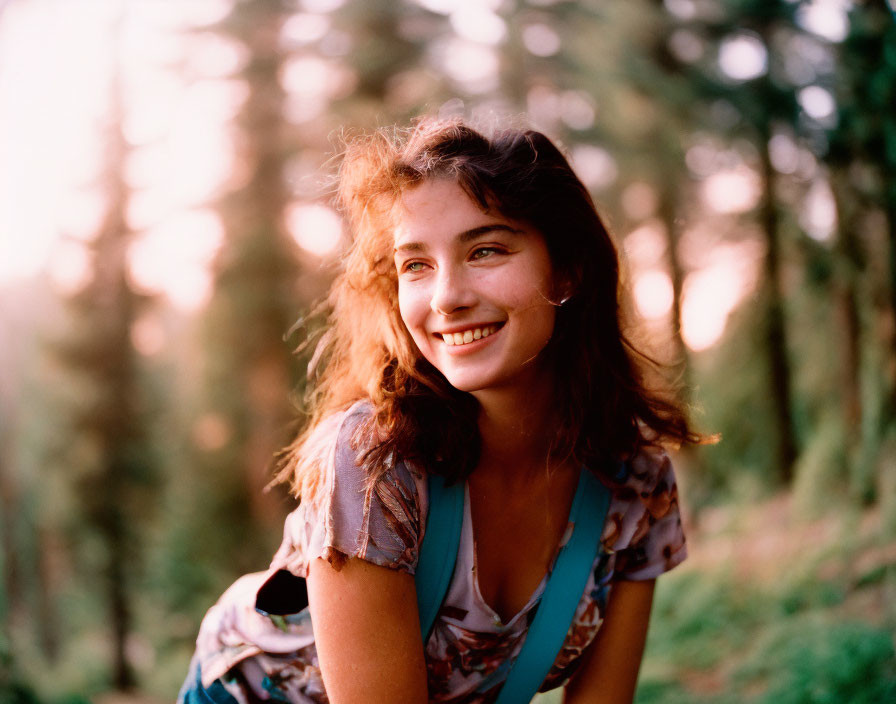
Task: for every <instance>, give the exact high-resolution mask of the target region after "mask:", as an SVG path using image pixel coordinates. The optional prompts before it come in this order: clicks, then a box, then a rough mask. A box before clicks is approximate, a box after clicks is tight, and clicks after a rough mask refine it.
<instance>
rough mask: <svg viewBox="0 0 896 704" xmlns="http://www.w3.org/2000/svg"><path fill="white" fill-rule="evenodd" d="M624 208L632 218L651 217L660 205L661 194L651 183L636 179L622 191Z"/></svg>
mask: <svg viewBox="0 0 896 704" xmlns="http://www.w3.org/2000/svg"><path fill="white" fill-rule="evenodd" d="M621 201H622V209H623V210H625V214H626V215H628V216H629V217H630V218H631V219H632V220H643V219H644V218H649V217H650V216H651V215H653V214H654V213H655V212H656V209H657V207H659V196H658V195H657V192H656V190H655V189H654V188H653V186H651V185H650V184H649V183H645V182H644V181H635V182H634V183H631V184H629V185H628V186H626V187H625V190H624V191H623V192H622V199H621Z"/></svg>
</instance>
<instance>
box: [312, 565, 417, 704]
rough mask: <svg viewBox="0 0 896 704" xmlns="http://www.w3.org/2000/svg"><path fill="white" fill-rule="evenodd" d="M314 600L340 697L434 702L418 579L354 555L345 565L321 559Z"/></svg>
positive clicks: (333, 697)
mask: <svg viewBox="0 0 896 704" xmlns="http://www.w3.org/2000/svg"><path fill="white" fill-rule="evenodd" d="M308 602H309V606H310V610H311V623H312V626H313V629H314V640H315V643H316V645H317V654H318V658H319V660H320V669H321V674H322V675H323V679H324V686H325V687H326V690H327V697H328V698H329V700H330V702H331V703H332V704H380V703H382V704H393V703H394V702H402V703H403V704H404V703H406V704H426V701H427V690H426V666H425V663H424V659H423V644H422V640H421V637H420V620H419V616H418V614H417V594H416V590H415V587H414V578H413V577H412V576H411V575H409V574H407V573H406V572H400V571H398V570H391V569H388V568H386V567H379V566H377V565H374V564H371V563H369V562H365V561H364V560H361V559H357V558H352V559H350V560H348V561H347V562H346V563H345V565H344V566H343V567H342V569H341V570H339V571H337V570H335V569H333V567H332V566H331V565H330V564H329V563H328V562H327V561H326V560H324V559H321V558H317V559H315V560H314V561H313V562H312V563H311V564H310V565H309V569H308Z"/></svg>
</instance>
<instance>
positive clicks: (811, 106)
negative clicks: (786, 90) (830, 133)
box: [797, 86, 837, 122]
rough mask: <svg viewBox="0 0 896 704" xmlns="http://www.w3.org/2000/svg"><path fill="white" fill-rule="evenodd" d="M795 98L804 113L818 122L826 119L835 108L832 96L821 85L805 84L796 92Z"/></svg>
mask: <svg viewBox="0 0 896 704" xmlns="http://www.w3.org/2000/svg"><path fill="white" fill-rule="evenodd" d="M797 100H799V103H800V107H802V108H803V110H805V111H806V114H807V115H808V116H809V117H811V118H812V119H813V120H818V121H819V122H826V121H828V120H829V119H830V118H831V117H833V116H834V112H835V111H836V109H837V103H836V102H834V96H833V95H831V93H830V91H828V90H826V89H825V88H822V87H821V86H806V87H805V88H803V89H802V90H801V91H800V92H799V93H798V95H797Z"/></svg>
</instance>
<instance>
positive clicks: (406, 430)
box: [278, 118, 701, 495]
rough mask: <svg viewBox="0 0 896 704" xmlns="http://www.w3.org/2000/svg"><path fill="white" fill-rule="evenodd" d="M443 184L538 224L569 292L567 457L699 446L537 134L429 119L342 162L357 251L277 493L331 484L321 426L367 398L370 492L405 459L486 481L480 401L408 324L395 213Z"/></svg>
mask: <svg viewBox="0 0 896 704" xmlns="http://www.w3.org/2000/svg"><path fill="white" fill-rule="evenodd" d="M432 178H447V179H452V180H455V181H456V182H457V183H458V184H459V185H460V186H461V187H462V188H463V189H464V191H465V192H466V193H467V194H468V195H469V196H470V198H471V199H473V201H474V202H476V203H477V204H478V205H479V206H480V207H481V208H482V210H483V211H488V210H490V209H496V210H498V211H500V213H501V214H502V215H503V216H505V217H506V218H508V219H512V220H516V221H522V222H526V223H528V224H530V225H532V226H533V227H534V228H535V229H536V230H538V231H539V232H540V233H541V234H542V236H543V237H544V239H545V241H546V243H547V247H548V251H549V254H550V257H551V262H552V265H553V268H554V272H555V275H557V276H558V280H562V281H564V282H565V283H568V285H569V291H568V293H569V297H568V300H566V301H565V303H564V304H563V305H562V306H559V307H558V308H557V317H556V323H555V330H554V334H553V336H552V339H551V341H550V342H549V344H548V346H547V348H546V349H545V354H546V356H547V357H546V358H547V361H548V362H549V364H552V365H553V368H554V370H555V372H556V373H555V377H556V380H557V385H556V398H555V400H556V408H557V411H558V414H559V417H560V418H561V422H560V424H559V427H558V428H557V439H556V442H555V445H554V447H555V451H556V452H557V453H562V454H566V455H573V456H575V457H576V459H578V460H579V461H581V462H583V463H585V464H586V465H587V466H589V467H591V468H592V469H594V470H595V471H599V472H600V471H604V470H605V468H606V467H607V466H608V465H607V462H608V461H611V460H619V459H623V458H625V457H627V456H630V455H631V454H633V453H634V452H636V451H637V450H638V448H639V447H641V446H642V445H645V444H652V445H657V444H661V443H663V444H668V443H673V444H681V443H686V442H687V443H696V442H700V441H701V437H700V436H699V435H698V434H697V433H695V432H694V431H693V430H692V429H691V427H690V425H689V423H688V420H687V416H686V413H685V410H684V408H683V406H682V405H681V404H680V403H679V402H678V401H676V400H675V397H674V395H673V394H672V393H670V392H669V391H661V390H659V389H657V388H655V385H654V384H648V383H647V381H646V380H645V374H646V373H647V371H648V370H649V369H650V367H651V365H652V363H651V361H650V360H649V359H648V358H647V357H645V356H644V355H642V354H641V353H639V352H638V351H637V350H636V349H635V347H634V346H633V345H632V344H631V343H630V342H629V341H628V339H627V338H626V336H625V335H624V334H623V329H622V308H621V302H620V290H619V260H618V256H617V252H616V248H615V246H614V244H613V241H612V240H611V238H610V236H609V233H608V232H607V229H606V227H605V226H604V223H603V222H602V220H601V218H600V216H599V215H598V213H597V211H596V209H595V207H594V203H593V201H592V199H591V196H590V195H589V193H588V191H587V189H586V188H585V186H584V185H583V184H582V182H581V181H580V180H579V179H578V177H577V176H576V175H575V173H574V172H573V170H572V168H571V167H570V165H569V163H568V161H567V160H566V158H565V157H564V156H563V154H562V153H561V152H560V151H559V150H558V149H557V147H556V146H555V145H554V144H553V143H552V142H551V141H550V140H549V139H548V138H547V137H545V136H544V135H543V134H541V133H540V132H536V131H532V130H516V129H505V130H502V131H498V132H496V133H495V134H494V135H492V136H491V137H487V136H485V135H484V134H481V133H480V132H478V131H476V130H474V129H473V128H471V127H470V126H468V125H466V124H464V123H463V122H462V121H460V120H450V121H444V120H434V119H428V118H423V119H420V120H419V121H417V122H416V123H415V124H414V125H413V126H412V127H411V128H410V129H408V130H399V129H391V130H380V131H377V132H375V133H374V134H372V135H367V136H364V137H361V138H358V139H355V140H353V141H351V142H349V144H348V146H347V148H346V150H345V153H344V156H343V159H342V162H341V167H340V170H339V188H338V196H337V198H338V203H339V206H340V207H341V209H342V211H343V212H344V214H345V215H346V216H347V219H348V222H349V225H350V227H351V232H352V234H353V242H352V245H351V247H350V249H349V251H348V254H347V256H346V261H345V268H344V271H343V273H342V274H341V275H340V276H339V278H338V279H337V280H336V282H335V283H334V284H333V287H332V289H331V293H330V297H329V307H330V311H331V312H330V315H329V321H328V322H329V324H328V330H327V332H326V333H325V335H324V337H323V338H322V339H321V341H320V342H319V343H318V346H317V349H316V352H315V360H314V365H313V366H314V367H315V370H316V373H315V378H314V379H312V380H311V381H312V384H311V388H312V391H311V393H310V394H309V397H308V403H309V407H310V412H311V418H310V422H309V425H308V427H307V429H306V430H305V431H304V432H303V433H302V434H301V435H300V436H299V437H298V438H297V439H296V440H295V441H294V442H293V443H292V444H291V445H290V446H289V447H287V448H286V449H285V450H284V451H283V453H282V454H281V465H280V472H279V475H278V478H279V479H280V480H283V481H289V482H291V484H292V487H293V489H294V491H295V492H296V493H297V494H305V495H307V494H308V493H309V492H313V490H314V488H315V486H316V484H317V482H318V479H319V476H320V470H321V467H320V462H321V455H320V453H319V452H318V451H317V450H316V449H315V438H316V437H317V434H316V432H315V430H316V428H317V427H318V425H319V424H320V423H321V422H322V421H323V420H324V419H325V418H327V417H331V416H332V415H333V414H334V413H336V412H337V411H339V410H342V409H345V408H347V407H348V406H350V405H351V404H352V403H353V402H355V401H358V400H360V399H367V400H369V403H370V405H371V407H372V413H371V416H370V419H369V421H368V422H367V423H366V424H365V425H364V436H365V438H366V439H367V442H366V443H365V444H364V447H363V451H364V459H363V462H364V465H365V467H366V469H367V471H368V475H369V478H370V481H371V482H373V481H375V480H376V478H377V477H378V476H380V475H381V474H382V472H383V471H385V468H386V467H387V466H388V465H389V463H391V462H393V461H394V460H395V458H404V459H408V460H412V461H414V462H415V463H417V464H418V465H419V466H421V467H423V468H425V470H426V471H427V472H431V473H435V474H440V475H443V476H446V477H449V478H452V479H460V478H463V477H465V476H467V475H468V474H469V473H470V472H471V471H472V470H473V469H474V468H475V466H476V463H477V461H478V458H479V452H480V446H479V442H478V438H479V433H478V427H477V408H478V405H477V401H476V400H475V399H474V398H473V397H472V396H471V395H469V394H467V393H464V392H461V391H458V390H457V389H455V388H454V387H452V386H451V385H450V384H449V383H448V382H447V380H446V379H445V378H444V377H443V376H442V374H441V373H440V372H439V371H438V370H436V369H435V368H434V367H433V366H432V365H431V364H429V363H428V362H427V361H426V360H425V359H424V358H423V357H422V355H421V354H420V353H419V352H418V350H417V348H416V346H415V345H414V343H413V341H412V340H411V337H410V335H409V333H408V332H407V330H406V329H405V326H404V323H403V322H402V320H401V317H400V315H399V312H398V300H397V291H398V283H397V276H396V271H395V265H394V262H393V253H392V249H393V231H394V224H395V220H394V211H395V205H396V203H397V202H398V201H399V199H400V198H401V195H402V193H404V192H405V191H406V190H407V189H410V188H413V187H414V186H415V185H417V184H419V183H421V182H422V181H424V180H426V179H432Z"/></svg>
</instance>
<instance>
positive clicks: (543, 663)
mask: <svg viewBox="0 0 896 704" xmlns="http://www.w3.org/2000/svg"><path fill="white" fill-rule="evenodd" d="M609 506H610V492H609V491H608V490H607V488H606V487H605V486H604V485H603V483H601V482H600V480H598V479H597V478H596V477H595V476H594V475H593V474H592V473H591V471H590V470H588V469H587V468H585V467H583V468H582V470H581V473H580V475H579V484H578V487H577V488H576V493H575V497H574V498H573V502H572V507H571V508H570V511H569V520H570V521H572V523H573V526H574V527H573V533H572V536H571V537H570V539H569V541H568V542H567V543H566V545H565V546H563V548H562V549H561V550H560V554H559V555H558V556H557V560H556V562H555V563H554V569H553V571H552V572H551V576H550V578H549V579H548V583H547V585H546V586H545V590H544V593H543V594H542V595H541V601H540V603H539V604H538V611H537V612H536V613H535V618H534V619H533V620H532V623H531V624H530V625H529V630H528V633H527V635H526V640H525V641H524V642H523V647H522V649H521V650H520V653H519V655H517V657H516V660H515V661H514V663H513V665H512V667H511V670H510V673H509V674H508V675H507V680H506V681H505V682H504V686H503V687H502V688H501V693H500V694H499V695H498V699H497V700H496V704H519V703H520V702H528V701H530V700H531V699H532V697H534V696H535V694H536V693H537V692H538V688H539V687H540V686H541V684H542V683H543V682H544V680H545V677H547V675H548V672H550V669H551V667H552V666H553V664H554V660H555V658H556V657H557V653H559V652H560V648H561V647H563V641H564V640H565V639H566V634H567V632H568V631H569V627H570V624H571V623H572V619H573V616H575V612H576V607H577V606H578V604H579V600H580V599H581V598H582V592H584V591H585V584H586V582H587V581H588V575H589V574H590V572H591V566H592V565H593V563H594V558H595V557H596V556H597V551H598V549H599V548H600V538H601V534H602V533H603V527H604V521H605V520H606V516H607V510H608V509H609Z"/></svg>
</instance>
